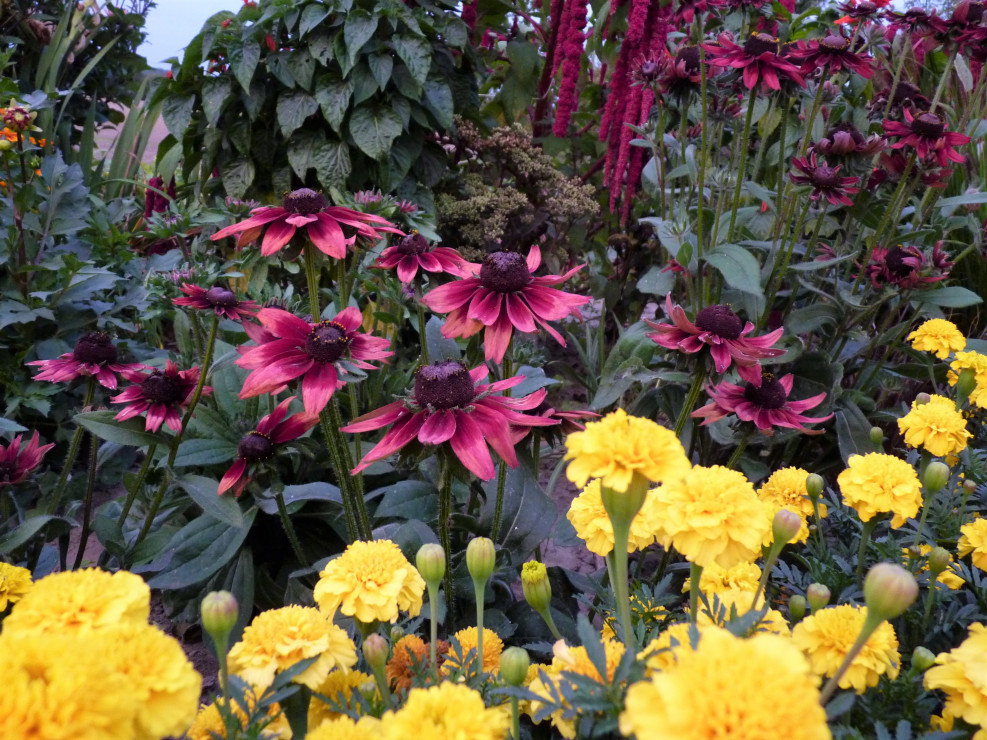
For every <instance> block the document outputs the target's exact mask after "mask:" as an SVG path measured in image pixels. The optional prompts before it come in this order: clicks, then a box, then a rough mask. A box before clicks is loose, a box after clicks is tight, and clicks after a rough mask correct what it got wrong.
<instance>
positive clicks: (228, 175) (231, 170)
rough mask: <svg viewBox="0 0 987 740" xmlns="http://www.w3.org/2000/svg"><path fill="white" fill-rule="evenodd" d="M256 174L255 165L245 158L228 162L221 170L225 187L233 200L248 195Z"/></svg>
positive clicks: (220, 174)
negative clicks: (248, 189)
mask: <svg viewBox="0 0 987 740" xmlns="http://www.w3.org/2000/svg"><path fill="white" fill-rule="evenodd" d="M255 174H256V170H255V168H254V163H253V162H251V161H250V160H249V159H247V158H245V157H238V158H237V159H234V160H232V161H230V162H227V163H226V164H224V165H223V166H222V167H220V169H219V176H220V177H221V178H222V180H223V187H224V188H226V192H227V193H228V194H229V195H230V196H231V197H233V198H242V197H243V196H244V195H246V193H247V188H249V187H250V184H251V183H252V182H253V181H254V176H255Z"/></svg>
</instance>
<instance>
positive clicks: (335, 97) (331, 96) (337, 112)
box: [315, 76, 353, 133]
mask: <svg viewBox="0 0 987 740" xmlns="http://www.w3.org/2000/svg"><path fill="white" fill-rule="evenodd" d="M352 95H353V84H352V83H351V82H349V81H347V80H340V79H339V78H335V77H329V76H325V77H321V78H319V84H318V86H317V87H316V88H315V99H316V101H318V103H319V106H320V107H321V108H322V115H323V116H324V117H325V119H326V121H328V122H329V125H330V126H332V128H333V130H334V131H335V132H336V133H339V132H340V126H342V124H343V119H344V118H345V117H346V111H347V109H348V108H349V103H350V98H351V97H352Z"/></svg>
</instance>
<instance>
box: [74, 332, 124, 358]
mask: <svg viewBox="0 0 987 740" xmlns="http://www.w3.org/2000/svg"><path fill="white" fill-rule="evenodd" d="M72 357H73V358H75V360H76V361H78V362H86V363H92V364H96V365H101V364H103V363H104V362H116V360H117V348H116V347H115V346H114V345H113V342H112V341H111V340H110V335H109V334H107V333H106V332H103V331H90V332H86V333H85V334H83V335H82V336H81V337H79V341H77V342H76V343H75V348H74V349H73V350H72Z"/></svg>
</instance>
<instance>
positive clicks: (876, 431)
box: [870, 427, 884, 449]
mask: <svg viewBox="0 0 987 740" xmlns="http://www.w3.org/2000/svg"><path fill="white" fill-rule="evenodd" d="M870 443H871V444H872V445H874V446H875V447H877V448H878V449H881V447H882V446H883V445H884V430H883V429H881V427H871V428H870Z"/></svg>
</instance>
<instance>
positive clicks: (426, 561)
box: [415, 543, 446, 584]
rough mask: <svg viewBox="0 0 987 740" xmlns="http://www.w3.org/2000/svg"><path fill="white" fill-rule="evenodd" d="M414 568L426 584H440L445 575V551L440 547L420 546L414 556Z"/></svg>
mask: <svg viewBox="0 0 987 740" xmlns="http://www.w3.org/2000/svg"><path fill="white" fill-rule="evenodd" d="M415 566H416V567H417V568H418V572H419V573H420V574H421V577H422V578H424V579H425V582H426V583H431V584H437V583H441V582H442V579H443V578H444V577H445V574H446V551H445V550H443V549H442V545H436V544H434V543H430V544H428V545H422V546H421V547H420V548H419V549H418V554H417V555H416V556H415Z"/></svg>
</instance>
